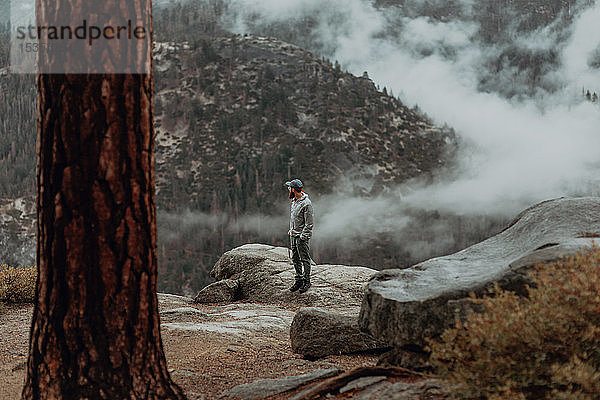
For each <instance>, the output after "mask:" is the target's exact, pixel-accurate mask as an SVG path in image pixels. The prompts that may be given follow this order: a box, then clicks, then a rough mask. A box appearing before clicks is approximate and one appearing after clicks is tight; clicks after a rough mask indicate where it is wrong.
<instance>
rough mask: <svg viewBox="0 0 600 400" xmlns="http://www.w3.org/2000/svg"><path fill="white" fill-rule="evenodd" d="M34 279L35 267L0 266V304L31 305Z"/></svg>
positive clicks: (35, 277) (33, 296) (33, 293)
mask: <svg viewBox="0 0 600 400" xmlns="http://www.w3.org/2000/svg"><path fill="white" fill-rule="evenodd" d="M36 279H37V268H36V267H11V266H9V265H6V264H2V265H0V302H5V303H32V302H33V300H34V298H35V287H36V286H35V285H36Z"/></svg>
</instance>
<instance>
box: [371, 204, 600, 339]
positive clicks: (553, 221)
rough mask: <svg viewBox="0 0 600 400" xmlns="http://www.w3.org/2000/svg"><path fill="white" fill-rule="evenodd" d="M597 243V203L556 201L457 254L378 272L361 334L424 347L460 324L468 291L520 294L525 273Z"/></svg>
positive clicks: (524, 214)
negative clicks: (497, 290)
mask: <svg viewBox="0 0 600 400" xmlns="http://www.w3.org/2000/svg"><path fill="white" fill-rule="evenodd" d="M594 240H596V241H600V198H597V197H585V198H560V199H556V200H550V201H546V202H542V203H540V204H537V205H535V206H533V207H531V208H529V209H527V210H525V211H523V212H522V213H521V214H520V215H519V216H518V217H517V218H516V219H515V220H514V221H513V222H512V223H511V224H510V226H509V227H508V228H506V229H505V230H504V231H502V232H501V233H499V234H498V235H496V236H493V237H491V238H489V239H487V240H485V241H483V242H481V243H478V244H476V245H474V246H471V247H469V248H467V249H465V250H462V251H460V252H458V253H455V254H452V255H449V256H445V257H438V258H434V259H431V260H427V261H425V262H422V263H420V264H417V265H414V266H412V267H411V268H408V269H404V270H399V269H392V270H384V271H382V272H380V273H378V274H376V275H375V276H374V277H373V278H372V279H371V280H370V281H369V283H368V285H367V289H366V293H365V298H364V301H363V304H362V307H361V312H360V326H361V329H363V330H366V331H367V332H369V333H371V334H372V335H373V336H374V337H377V338H379V339H382V340H384V341H388V342H390V343H393V344H394V345H395V346H396V347H401V346H404V345H412V344H416V345H424V344H425V343H424V339H425V338H426V337H436V336H438V335H439V334H441V333H442V332H443V330H444V329H446V328H449V327H452V326H453V324H454V319H455V317H456V316H458V317H461V318H462V317H464V315H465V312H466V309H468V307H469V304H470V303H469V302H468V301H467V300H466V298H467V296H468V294H469V292H475V293H477V294H481V293H483V292H484V291H485V290H486V288H488V287H489V286H490V285H491V284H492V282H494V281H497V282H499V284H500V286H501V287H503V288H506V289H510V290H514V291H515V292H517V293H523V292H525V289H524V287H525V284H526V283H527V282H528V277H527V274H526V273H527V271H528V270H529V269H530V267H531V266H532V265H533V264H534V263H536V262H540V261H544V262H548V261H552V260H555V259H557V258H560V257H564V256H568V255H573V254H576V253H578V252H580V251H581V250H582V249H583V248H584V247H586V246H587V247H589V246H591V245H592V242H593V241H594Z"/></svg>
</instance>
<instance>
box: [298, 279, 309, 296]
mask: <svg viewBox="0 0 600 400" xmlns="http://www.w3.org/2000/svg"><path fill="white" fill-rule="evenodd" d="M309 287H310V281H304V283H302V287H300V289H298V292H300V293H304V292H306V291H307V290H308V288H309Z"/></svg>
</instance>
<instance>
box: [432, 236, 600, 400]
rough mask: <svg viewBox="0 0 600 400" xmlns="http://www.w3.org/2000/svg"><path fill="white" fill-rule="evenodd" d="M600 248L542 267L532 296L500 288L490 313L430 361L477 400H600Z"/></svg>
mask: <svg viewBox="0 0 600 400" xmlns="http://www.w3.org/2000/svg"><path fill="white" fill-rule="evenodd" d="M599 267H600V248H598V247H597V246H594V247H593V248H592V249H589V250H586V251H584V252H582V253H581V254H579V255H577V256H574V257H570V258H566V259H563V260H560V261H557V262H554V263H552V264H550V265H537V266H536V267H535V268H533V270H532V272H531V275H532V279H533V282H534V284H533V285H532V287H529V288H527V290H528V296H527V297H525V298H523V297H518V296H517V295H516V294H514V293H512V292H509V291H505V290H502V289H501V288H499V287H498V285H496V286H495V288H494V289H493V290H491V293H490V296H485V297H484V298H482V299H476V298H475V296H474V295H471V299H472V300H473V301H474V302H476V303H479V304H482V306H483V310H485V311H484V312H483V313H471V314H470V315H469V317H468V318H467V319H466V321H465V322H464V323H460V322H459V321H457V322H456V325H455V328H454V329H448V330H446V331H445V332H444V333H443V334H442V336H441V339H440V341H432V340H430V341H429V344H430V348H429V350H430V351H431V358H430V362H431V364H432V366H433V367H434V368H436V370H437V371H438V373H440V374H441V375H442V376H443V377H444V378H446V379H447V380H449V381H450V382H451V383H453V384H455V385H456V386H457V392H456V393H457V397H459V398H469V399H565V400H566V399H569V400H570V399H573V400H575V399H578V400H587V399H589V400H591V399H598V398H599V397H598V393H600V270H599Z"/></svg>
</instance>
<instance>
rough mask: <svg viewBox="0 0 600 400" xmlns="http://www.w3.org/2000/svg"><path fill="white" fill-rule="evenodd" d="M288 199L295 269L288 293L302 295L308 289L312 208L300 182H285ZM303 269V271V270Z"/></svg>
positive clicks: (294, 180)
mask: <svg viewBox="0 0 600 400" xmlns="http://www.w3.org/2000/svg"><path fill="white" fill-rule="evenodd" d="M285 185H286V186H287V188H288V191H289V195H290V196H289V198H290V199H291V200H292V201H291V203H292V207H291V214H290V230H289V231H288V235H290V244H291V247H292V262H293V263H294V268H295V269H296V283H294V285H293V286H292V287H291V288H290V291H292V292H295V291H296V290H298V291H299V292H300V293H304V292H306V291H307V290H308V288H309V287H310V262H311V261H312V260H311V258H310V254H309V248H308V240H309V239H310V237H311V236H312V229H313V206H312V203H311V201H310V199H309V198H308V195H307V194H306V193H304V190H302V187H303V185H302V181H301V180H300V179H293V180H291V181H289V182H286V183H285ZM303 267H304V269H303Z"/></svg>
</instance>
